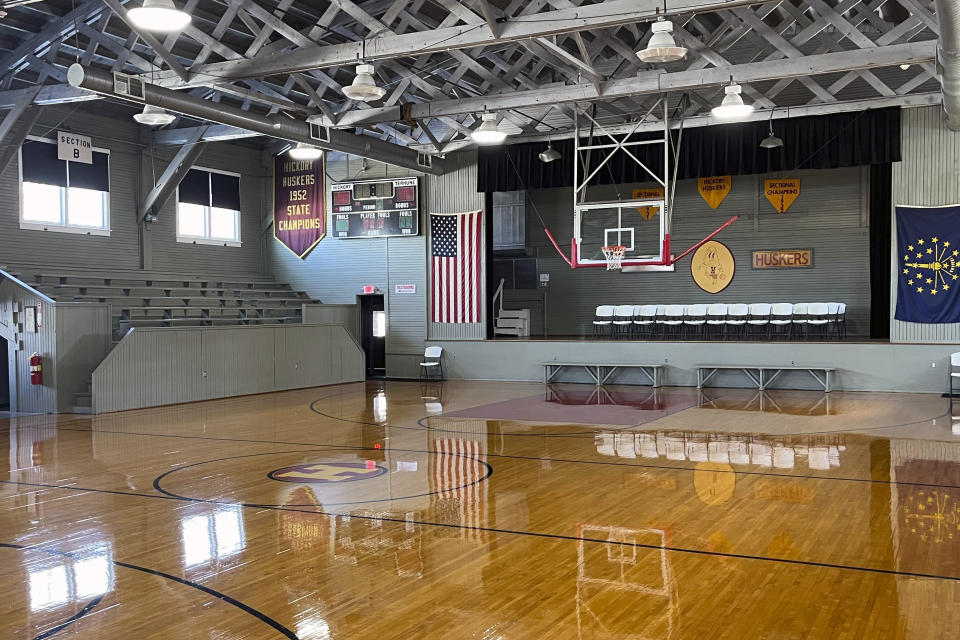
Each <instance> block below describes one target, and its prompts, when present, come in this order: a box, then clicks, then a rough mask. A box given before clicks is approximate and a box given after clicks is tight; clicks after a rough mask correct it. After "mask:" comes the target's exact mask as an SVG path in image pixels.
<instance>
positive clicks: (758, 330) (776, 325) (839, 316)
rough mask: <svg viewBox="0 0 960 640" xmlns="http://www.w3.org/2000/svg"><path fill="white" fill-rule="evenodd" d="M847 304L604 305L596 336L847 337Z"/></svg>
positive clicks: (595, 325)
mask: <svg viewBox="0 0 960 640" xmlns="http://www.w3.org/2000/svg"><path fill="white" fill-rule="evenodd" d="M846 313H847V305H846V304H844V303H843V302H811V303H806V302H798V303H790V302H779V303H775V304H771V303H766V302H761V303H753V304H725V303H720V304H691V305H682V304H668V305H655V304H644V305H639V304H638V305H629V304H621V305H612V304H611V305H600V306H598V307H597V309H596V312H595V318H594V320H593V335H594V336H595V337H600V338H624V339H653V340H692V339H704V340H708V339H733V340H751V339H753V340H772V339H776V338H782V339H785V340H800V339H813V338H819V339H828V338H836V339H838V340H840V339H843V338H845V337H846V335H847V320H846Z"/></svg>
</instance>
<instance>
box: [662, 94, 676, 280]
mask: <svg viewBox="0 0 960 640" xmlns="http://www.w3.org/2000/svg"><path fill="white" fill-rule="evenodd" d="M660 101H661V103H662V104H663V224H664V230H663V243H662V244H661V246H660V251H661V252H662V253H664V254H665V255H662V256H660V259H661V261H662V262H663V263H664V264H670V229H671V225H670V218H671V216H672V215H673V199H672V197H671V196H672V195H673V192H672V190H671V189H670V116H669V112H668V105H667V95H666V94H664V95H663V97H661V98H660Z"/></svg>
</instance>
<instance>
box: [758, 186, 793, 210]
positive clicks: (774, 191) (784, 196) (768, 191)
mask: <svg viewBox="0 0 960 640" xmlns="http://www.w3.org/2000/svg"><path fill="white" fill-rule="evenodd" d="M763 195H765V196H766V197H767V200H769V201H770V204H772V205H773V208H774V209H776V210H777V213H786V211H787V209H789V208H790V205H792V204H793V201H794V200H796V199H797V196H799V195H800V178H778V179H777V180H764V181H763Z"/></svg>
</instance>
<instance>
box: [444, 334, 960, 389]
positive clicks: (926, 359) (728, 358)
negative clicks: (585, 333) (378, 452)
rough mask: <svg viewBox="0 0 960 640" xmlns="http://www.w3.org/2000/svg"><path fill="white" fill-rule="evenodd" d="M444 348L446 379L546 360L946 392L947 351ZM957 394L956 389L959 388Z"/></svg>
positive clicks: (728, 381) (739, 346)
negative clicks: (764, 370) (827, 371)
mask: <svg viewBox="0 0 960 640" xmlns="http://www.w3.org/2000/svg"><path fill="white" fill-rule="evenodd" d="M428 344H436V345H440V346H442V347H443V349H444V356H443V357H444V368H445V370H446V373H447V377H448V378H450V379H463V380H511V381H512V380H515V381H530V382H539V381H542V380H543V364H542V363H544V362H549V361H564V362H583V363H593V364H596V363H624V364H629V363H635V364H636V363H640V364H650V365H652V364H662V365H663V370H662V376H663V379H662V384H663V385H666V386H686V387H695V386H696V384H697V371H696V367H697V366H698V365H705V364H711V365H724V364H729V365H743V366H747V365H752V366H773V367H775V366H816V367H832V368H835V369H836V373H835V377H834V385H833V387H834V388H835V389H837V390H846V391H910V392H917V393H944V392H946V391H947V387H948V378H949V371H950V354H951V353H953V352H954V351H960V346H958V345H952V344H891V343H887V342H851V341H841V342H838V341H835V340H834V341H827V342H809V341H804V342H780V341H778V342H712V341H703V340H701V341H696V342H672V341H671V342H668V341H638V340H597V339H576V338H573V339H569V340H555V339H554V340H545V339H536V338H535V339H530V340H527V339H507V340H504V339H496V340H430V341H428ZM559 381H560V382H585V383H586V382H589V383H592V382H593V380H592V379H590V377H589V376H588V375H587V374H586V373H580V372H577V371H570V372H564V374H563V378H562V379H561V380H559ZM608 382H609V384H649V380H648V379H647V378H646V377H645V376H644V375H643V374H642V373H641V372H639V371H629V370H623V371H621V372H618V373H617V375H616V376H615V377H614V378H612V379H610V380H609V381H608ZM710 385H711V386H716V387H750V386H752V383H751V381H750V380H749V379H747V378H746V377H745V376H744V375H743V373H742V372H740V371H721V372H718V373H717V374H716V376H714V377H713V378H711V380H710ZM773 387H774V388H792V389H818V388H821V387H819V386H818V385H817V383H816V381H815V380H813V379H812V378H811V377H810V375H808V374H807V373H806V372H802V371H796V372H787V373H784V374H783V375H781V376H780V377H779V378H778V379H777V381H776V383H775V384H774V385H773ZM958 387H960V384H958Z"/></svg>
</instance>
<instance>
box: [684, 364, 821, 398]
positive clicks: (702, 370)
mask: <svg viewBox="0 0 960 640" xmlns="http://www.w3.org/2000/svg"><path fill="white" fill-rule="evenodd" d="M722 369H733V370H739V371H743V373H744V374H746V376H747V377H748V378H750V380H751V381H752V382H753V383H754V384H755V385H757V389H759V390H760V391H765V390H766V389H767V387H769V386H770V383H771V382H773V381H774V380H775V379H776V378H777V376H779V375H780V374H781V373H783V372H784V371H806V372H807V373H809V374H810V375H811V376H813V379H814V380H816V381H817V382H819V383H820V386H822V387H823V390H824V391H825V392H826V393H830V390H831V384H830V377H831V375H832V374H833V373H834V372H835V371H836V369H835V368H833V367H818V366H798V365H789V366H785V365H760V366H756V365H741V364H700V365H697V389H702V388H703V387H704V386H705V385H706V383H707V380H709V379H710V378H711V377H712V376H713V374H715V373H716V372H717V371H720V370H722ZM819 371H822V372H823V377H822V378H821V377H820V375H818V373H817V372H819ZM754 372H756V375H754Z"/></svg>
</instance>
